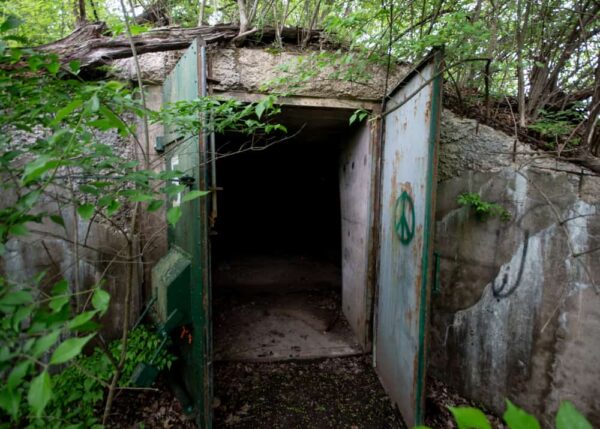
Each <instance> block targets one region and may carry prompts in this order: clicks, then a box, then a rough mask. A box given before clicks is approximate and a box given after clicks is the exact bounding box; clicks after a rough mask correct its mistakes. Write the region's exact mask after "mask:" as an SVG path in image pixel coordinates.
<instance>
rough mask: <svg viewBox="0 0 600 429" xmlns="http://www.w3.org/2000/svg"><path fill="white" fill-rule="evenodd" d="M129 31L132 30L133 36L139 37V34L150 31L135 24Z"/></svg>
mask: <svg viewBox="0 0 600 429" xmlns="http://www.w3.org/2000/svg"><path fill="white" fill-rule="evenodd" d="M129 29H130V30H131V35H132V36H137V35H138V34H142V33H143V32H145V31H148V29H147V28H146V27H145V26H143V25H137V24H133V25H132V26H130V27H129Z"/></svg>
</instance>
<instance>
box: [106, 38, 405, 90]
mask: <svg viewBox="0 0 600 429" xmlns="http://www.w3.org/2000/svg"><path fill="white" fill-rule="evenodd" d="M182 53H183V51H171V52H154V53H148V54H143V55H140V67H141V69H142V77H143V79H144V80H145V81H147V82H151V83H155V84H156V83H161V82H162V81H163V80H164V79H165V77H166V76H167V74H168V73H169V72H170V71H171V70H172V68H173V67H174V66H175V63H176V62H177V60H178V58H179V57H180V56H181V55H182ZM316 54H318V53H316ZM311 55H312V54H311V51H308V52H306V51H305V52H302V51H281V52H280V51H274V50H266V49H252V48H233V47H230V48H223V47H210V48H209V60H210V64H211V65H210V67H211V70H210V72H209V77H210V78H211V83H212V84H213V88H214V90H215V91H216V92H246V93H260V92H264V88H263V86H264V85H265V84H267V83H269V82H271V81H273V79H275V78H283V79H285V80H284V82H285V83H286V85H291V84H292V82H293V83H294V84H297V85H298V87H295V88H290V87H287V88H285V89H284V88H279V89H280V90H281V91H284V92H286V93H288V94H295V95H302V96H309V97H322V98H325V97H330V98H339V99H360V100H376V101H379V100H381V97H382V96H383V89H384V87H385V79H386V76H385V75H386V73H385V68H383V67H381V68H380V67H375V66H369V67H367V68H366V69H365V70H364V73H361V74H360V75H356V76H352V77H351V76H348V78H347V79H344V80H341V79H340V78H339V77H338V75H339V74H343V73H344V71H345V68H344V66H336V67H334V66H333V65H331V66H327V67H323V68H320V67H319V66H318V65H317V64H316V60H315V59H313V57H311ZM408 71H409V67H408V66H405V65H397V66H393V67H392V72H391V73H390V77H389V82H388V88H392V87H393V86H394V85H395V84H396V83H397V82H398V81H399V80H400V79H401V78H402V77H403V76H405V75H406V73H407V72H408ZM112 73H113V75H114V76H115V77H116V78H118V79H123V80H131V81H133V80H135V79H136V75H135V67H134V64H133V60H132V59H131V58H128V59H122V60H117V61H114V63H113V72H112ZM301 73H304V74H305V75H306V79H305V80H303V81H299V82H297V81H296V77H297V76H298V75H299V74H301Z"/></svg>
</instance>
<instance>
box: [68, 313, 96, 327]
mask: <svg viewBox="0 0 600 429" xmlns="http://www.w3.org/2000/svg"><path fill="white" fill-rule="evenodd" d="M97 313H98V310H93V311H84V312H83V313H79V314H78V315H77V316H75V317H74V318H73V319H71V321H70V322H69V323H68V324H67V327H68V328H69V329H77V328H80V327H81V326H83V325H85V324H86V323H87V322H89V321H90V320H92V319H93V318H94V316H95V315H96V314H97Z"/></svg>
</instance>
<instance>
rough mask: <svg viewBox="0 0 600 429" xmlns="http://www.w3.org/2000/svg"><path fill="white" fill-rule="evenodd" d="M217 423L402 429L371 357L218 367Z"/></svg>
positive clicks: (317, 428) (221, 364)
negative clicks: (373, 368)
mask: <svg viewBox="0 0 600 429" xmlns="http://www.w3.org/2000/svg"><path fill="white" fill-rule="evenodd" d="M215 380H216V383H215V397H216V398H217V399H216V401H217V403H216V404H215V405H218V406H217V407H215V427H216V428H222V427H231V428H236V429H238V428H240V429H241V428H273V429H276V428H289V429H292V428H315V429H320V428H348V429H351V428H353V429H358V428H389V429H392V428H399V427H401V426H400V423H399V420H398V418H397V416H396V414H395V412H394V410H393V408H392V405H391V403H390V401H389V399H388V397H387V395H386V394H385V392H384V391H383V389H382V388H381V385H380V384H379V381H378V379H377V377H376V375H375V373H374V372H373V370H372V368H371V366H370V362H369V361H368V359H366V358H365V357H362V356H360V357H346V358H330V359H321V360H312V361H288V362H279V363H277V362H274V363H266V364H265V363H252V364H249V363H228V362H221V363H218V364H216V366H215Z"/></svg>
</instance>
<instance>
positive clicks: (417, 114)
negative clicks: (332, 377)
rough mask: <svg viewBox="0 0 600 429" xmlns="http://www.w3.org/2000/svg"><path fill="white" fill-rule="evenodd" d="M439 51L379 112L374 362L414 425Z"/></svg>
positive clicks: (418, 417)
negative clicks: (380, 142)
mask: <svg viewBox="0 0 600 429" xmlns="http://www.w3.org/2000/svg"><path fill="white" fill-rule="evenodd" d="M441 62H442V52H441V51H439V50H435V51H434V52H433V53H432V54H431V55H430V56H428V58H427V59H426V60H425V61H423V62H422V63H421V64H420V65H419V66H418V67H417V68H416V69H415V70H414V71H413V72H412V73H410V74H409V75H408V76H407V77H406V78H405V79H404V80H403V82H402V83H401V84H400V85H399V86H398V87H396V89H394V90H393V91H392V92H391V94H390V96H389V98H388V100H387V102H386V107H385V113H384V120H383V121H384V122H383V127H384V139H383V149H382V168H381V187H382V188H381V206H380V213H381V219H380V220H381V225H380V233H381V235H380V248H379V268H378V289H377V295H378V296H377V304H376V305H377V307H376V314H375V317H376V322H375V325H374V327H375V345H374V363H375V367H376V370H377V372H378V374H379V376H380V378H381V381H382V384H383V386H384V388H385V389H386V391H387V392H388V394H389V395H390V398H391V399H392V401H393V402H394V403H395V404H396V406H397V407H398V408H399V410H400V412H401V414H402V417H403V418H404V420H405V423H406V424H407V425H408V426H409V427H412V426H413V425H416V424H420V423H421V422H422V419H423V402H424V383H425V349H426V330H427V308H428V301H429V285H430V278H431V276H430V265H431V258H432V249H431V245H432V234H433V210H434V196H435V182H436V144H437V140H438V125H439V114H440V106H441V105H440V100H441V89H442V88H441V87H442V78H441V76H440V74H441V73H440V69H441Z"/></svg>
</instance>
